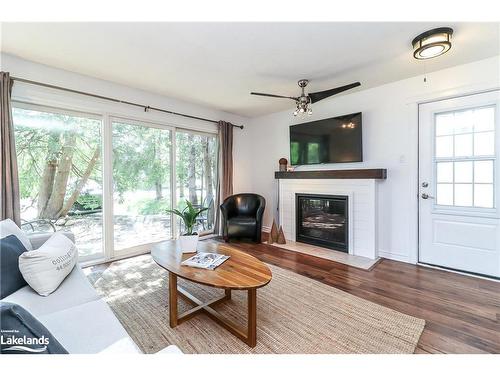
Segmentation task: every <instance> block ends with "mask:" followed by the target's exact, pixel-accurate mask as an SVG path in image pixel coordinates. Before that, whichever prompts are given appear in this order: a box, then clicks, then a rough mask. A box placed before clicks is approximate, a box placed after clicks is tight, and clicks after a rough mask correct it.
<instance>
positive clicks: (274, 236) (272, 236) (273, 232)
mask: <svg viewBox="0 0 500 375" xmlns="http://www.w3.org/2000/svg"><path fill="white" fill-rule="evenodd" d="M276 241H278V226H277V225H276V221H275V220H274V219H273V225H272V226H271V232H270V233H269V239H268V241H267V243H268V244H272V243H274V242H276Z"/></svg>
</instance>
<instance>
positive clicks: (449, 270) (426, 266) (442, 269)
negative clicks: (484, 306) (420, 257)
mask: <svg viewBox="0 0 500 375" xmlns="http://www.w3.org/2000/svg"><path fill="white" fill-rule="evenodd" d="M417 266H421V267H425V268H431V269H434V270H440V271H446V272H451V273H456V274H458V275H463V276H469V277H475V278H476V279H482V280H488V281H494V282H497V283H500V279H495V278H493V277H486V276H481V275H476V274H473V273H467V272H463V271H457V270H452V269H449V268H443V267H439V266H433V265H432V264H426V263H417Z"/></svg>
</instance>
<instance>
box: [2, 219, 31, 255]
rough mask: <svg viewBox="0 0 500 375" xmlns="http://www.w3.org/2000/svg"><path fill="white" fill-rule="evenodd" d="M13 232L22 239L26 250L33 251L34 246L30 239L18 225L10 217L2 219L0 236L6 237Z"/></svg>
mask: <svg viewBox="0 0 500 375" xmlns="http://www.w3.org/2000/svg"><path fill="white" fill-rule="evenodd" d="M11 234H13V235H14V236H16V237H17V238H18V239H19V241H21V242H22V243H23V245H24V247H25V249H26V250H28V251H31V250H33V247H32V246H31V242H30V239H29V238H28V236H27V235H26V233H24V232H23V231H22V230H21V229H20V228H19V227H18V226H17V225H16V223H14V222H13V221H12V220H10V219H6V220H3V221H0V238H4V237H7V236H10V235H11Z"/></svg>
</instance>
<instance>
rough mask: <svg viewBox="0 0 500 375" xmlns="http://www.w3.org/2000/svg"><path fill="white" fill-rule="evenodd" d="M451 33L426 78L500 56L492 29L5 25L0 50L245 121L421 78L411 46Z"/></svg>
mask: <svg viewBox="0 0 500 375" xmlns="http://www.w3.org/2000/svg"><path fill="white" fill-rule="evenodd" d="M437 26H451V27H453V28H454V30H455V34H454V36H453V47H452V49H451V51H450V52H449V53H447V54H446V55H443V56H441V57H439V58H436V59H434V60H429V61H428V62H427V63H426V67H425V71H427V72H430V71H434V70H438V69H443V68H447V67H450V66H454V65H458V64H463V63H467V62H471V61H474V60H480V59H483V58H487V57H490V56H494V55H498V54H499V53H500V51H499V49H500V47H499V46H500V39H499V24H498V23H453V22H451V23H443V24H435V23H390V22H387V23H360V22H357V23H352V22H349V23H345V22H344V23H343V22H334V23H3V24H2V50H3V51H5V52H7V53H10V54H13V55H16V56H19V57H22V58H24V59H28V60H32V61H36V62H39V63H43V64H47V65H51V66H54V67H58V68H62V69H66V70H69V71H74V72H77V73H81V74H85V75H88V76H92V77H97V78H100V79H104V80H108V81H112V82H116V83H120V84H124V85H128V86H131V87H136V88H139V89H143V90H147V91H151V92H155V93H159V94H162V95H166V96H170V97H173V98H177V99H182V100H186V101H190V102H193V103H197V104H202V105H205V106H209V107H213V108H216V109H219V110H223V111H227V112H231V113H235V114H238V115H242V116H248V117H253V116H258V115H262V114H266V113H271V112H275V111H279V110H283V109H286V108H292V107H293V103H292V102H291V101H288V100H285V99H271V98H262V97H255V96H250V95H249V92H250V91H259V92H268V93H276V94H281V95H297V94H298V92H299V88H298V87H297V83H296V82H297V80H298V79H301V78H308V79H309V80H310V81H311V82H310V84H309V86H308V88H309V91H311V92H314V91H320V90H325V89H328V88H331V87H336V86H340V85H344V84H347V83H351V82H353V81H360V82H361V84H362V86H361V87H360V88H358V89H356V90H360V89H363V88H367V87H373V86H376V85H380V84H384V83H387V82H392V81H396V80H399V79H403V78H407V77H411V76H415V75H419V74H423V73H424V63H422V62H420V61H417V60H415V59H413V57H412V49H411V40H412V39H413V37H415V36H416V35H417V34H419V33H421V32H423V31H426V30H428V29H431V28H433V27H437Z"/></svg>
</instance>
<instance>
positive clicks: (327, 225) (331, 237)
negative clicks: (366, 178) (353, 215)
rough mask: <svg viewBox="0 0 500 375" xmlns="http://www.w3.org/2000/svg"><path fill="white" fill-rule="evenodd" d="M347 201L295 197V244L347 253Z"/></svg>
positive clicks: (322, 196) (339, 197)
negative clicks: (300, 243) (305, 244)
mask: <svg viewBox="0 0 500 375" xmlns="http://www.w3.org/2000/svg"><path fill="white" fill-rule="evenodd" d="M348 204H349V198H348V196H346V195H325V194H304V193H296V194H295V223H296V230H295V235H296V239H295V240H296V241H297V242H303V243H308V244H311V245H318V246H321V247H326V248H329V249H333V250H337V251H342V252H345V253H348V252H349V243H348V241H349V213H348V212H349V209H348Z"/></svg>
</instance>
